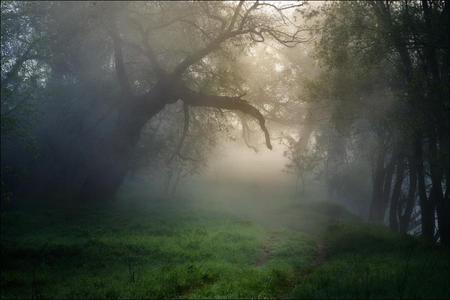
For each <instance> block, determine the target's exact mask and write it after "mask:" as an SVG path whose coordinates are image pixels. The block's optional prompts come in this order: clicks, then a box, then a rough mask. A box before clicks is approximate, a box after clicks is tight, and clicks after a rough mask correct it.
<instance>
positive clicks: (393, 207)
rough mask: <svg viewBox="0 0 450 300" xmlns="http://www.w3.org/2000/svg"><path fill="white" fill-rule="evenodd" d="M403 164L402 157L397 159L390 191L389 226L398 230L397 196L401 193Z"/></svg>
mask: <svg viewBox="0 0 450 300" xmlns="http://www.w3.org/2000/svg"><path fill="white" fill-rule="evenodd" d="M404 166H405V163H404V161H403V159H399V161H398V162H397V166H396V175H395V183H394V188H393V191H392V197H391V203H390V208H389V227H390V228H391V229H392V230H395V231H398V229H399V220H398V208H399V198H400V195H401V191H402V190H401V188H402V183H403V176H404V174H403V173H404Z"/></svg>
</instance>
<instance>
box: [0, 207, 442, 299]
mask: <svg viewBox="0 0 450 300" xmlns="http://www.w3.org/2000/svg"><path fill="white" fill-rule="evenodd" d="M241 212H242V214H232V213H225V212H224V211H223V210H221V209H206V208H204V206H196V205H193V204H192V203H189V202H177V201H173V200H164V201H156V200H155V201H154V205H153V206H146V207H145V208H144V207H143V206H139V205H136V206H134V207H133V206H132V205H128V206H127V208H124V207H120V206H118V207H116V208H114V209H110V210H100V209H85V210H81V211H78V212H76V213H74V212H72V213H71V212H67V211H66V212H62V211H58V210H39V211H36V210H35V211H30V210H28V211H24V210H16V211H8V212H3V213H2V219H1V225H2V226H1V246H2V247H1V266H2V272H1V298H4V299H13V298H20V299H23V298H38V297H41V298H46V299H47V298H54V299H62V298H66V299H67V298H70V299H73V298H77V299H100V298H104V299H144V298H202V299H204V298H289V297H290V298H292V297H293V298H306V299H310V298H318V299H323V298H327V297H331V298H335V297H343V298H366V297H368V298H373V297H377V298H378V297H386V298H392V297H404V298H408V297H414V298H427V297H428V298H445V297H446V296H447V295H448V254H446V253H445V251H444V250H442V249H436V248H434V247H431V246H430V245H426V244H423V243H421V242H419V241H417V240H415V239H412V238H406V237H399V236H397V235H395V234H392V233H390V232H388V231H387V230H385V229H383V228H377V227H373V226H366V225H362V224H361V223H359V222H358V221H357V220H356V219H355V218H354V217H352V216H351V215H350V214H348V213H347V212H345V211H344V210H342V209H340V208H339V207H337V206H333V205H331V204H326V203H307V202H302V203H297V204H295V205H291V206H289V207H287V208H285V209H284V210H283V209H280V210H277V211H274V212H273V213H272V214H270V215H267V217H266V218H261V216H253V215H251V214H250V213H247V212H243V211H242V210H241ZM271 218H273V219H271ZM262 219H263V221H264V222H263V221H261V220H262Z"/></svg>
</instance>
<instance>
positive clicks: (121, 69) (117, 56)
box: [109, 23, 132, 95]
mask: <svg viewBox="0 0 450 300" xmlns="http://www.w3.org/2000/svg"><path fill="white" fill-rule="evenodd" d="M109 34H110V36H111V39H112V41H113V47H114V64H115V69H116V75H117V79H118V80H119V84H120V87H121V88H122V91H123V92H124V93H125V94H126V95H132V89H131V86H130V82H129V81H128V76H127V73H126V71H125V64H124V62H123V53H122V40H121V39H120V37H119V34H118V33H117V29H116V26H115V24H114V23H113V25H112V29H111V30H110V31H109Z"/></svg>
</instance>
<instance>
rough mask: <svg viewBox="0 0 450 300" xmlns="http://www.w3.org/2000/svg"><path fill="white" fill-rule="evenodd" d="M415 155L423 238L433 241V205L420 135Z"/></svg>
mask: <svg viewBox="0 0 450 300" xmlns="http://www.w3.org/2000/svg"><path fill="white" fill-rule="evenodd" d="M414 152H415V153H414V154H415V161H416V169H417V183H418V189H419V199H420V201H419V203H420V213H421V220H422V236H423V237H424V238H425V239H426V240H428V241H433V238H434V213H433V206H432V205H431V203H430V201H429V199H428V197H427V191H426V186H425V171H424V166H423V149H422V138H421V135H420V134H418V135H417V136H416V141H415V145H414Z"/></svg>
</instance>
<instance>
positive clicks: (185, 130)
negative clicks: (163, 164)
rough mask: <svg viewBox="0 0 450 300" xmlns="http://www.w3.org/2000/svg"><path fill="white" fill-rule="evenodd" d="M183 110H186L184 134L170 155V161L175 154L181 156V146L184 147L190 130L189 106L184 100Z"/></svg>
mask: <svg viewBox="0 0 450 300" xmlns="http://www.w3.org/2000/svg"><path fill="white" fill-rule="evenodd" d="M183 111H184V126H183V134H182V135H181V138H180V141H179V142H178V145H177V147H176V148H175V151H174V152H173V154H172V155H171V156H170V158H169V160H168V163H171V162H172V160H173V159H174V158H175V156H177V155H178V156H179V155H180V153H181V148H182V147H183V143H184V140H185V139H186V135H187V133H188V131H189V106H188V105H187V104H186V103H185V102H184V103H183Z"/></svg>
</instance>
